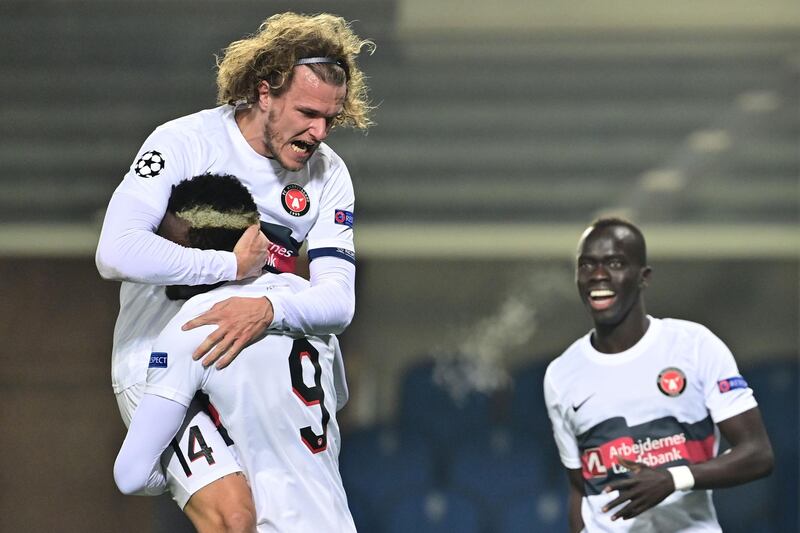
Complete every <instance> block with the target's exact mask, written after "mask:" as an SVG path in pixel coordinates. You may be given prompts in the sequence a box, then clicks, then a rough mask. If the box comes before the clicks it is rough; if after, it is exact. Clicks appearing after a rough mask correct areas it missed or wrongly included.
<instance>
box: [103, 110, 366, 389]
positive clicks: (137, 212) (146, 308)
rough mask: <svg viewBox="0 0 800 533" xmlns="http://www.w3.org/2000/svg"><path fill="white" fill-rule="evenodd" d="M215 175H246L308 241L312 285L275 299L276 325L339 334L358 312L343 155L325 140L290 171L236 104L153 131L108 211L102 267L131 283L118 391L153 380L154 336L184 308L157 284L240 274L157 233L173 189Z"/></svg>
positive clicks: (221, 259)
mask: <svg viewBox="0 0 800 533" xmlns="http://www.w3.org/2000/svg"><path fill="white" fill-rule="evenodd" d="M208 172H212V173H223V174H232V175H234V176H236V177H237V178H239V180H240V181H242V183H243V184H244V185H245V186H246V187H247V188H248V189H249V190H250V192H251V194H252V195H253V198H254V199H255V202H256V205H257V206H258V209H259V212H260V214H261V219H262V221H264V222H266V223H269V224H271V225H273V226H274V227H283V228H286V229H287V230H288V231H289V237H291V239H293V240H294V241H296V242H298V243H302V242H304V241H305V242H307V245H308V246H307V247H308V254H309V257H310V258H311V259H312V263H311V276H312V288H311V289H308V290H306V291H304V292H303V293H302V294H297V295H292V296H291V298H284V297H282V296H280V295H276V296H275V297H274V298H271V301H272V304H273V307H274V311H275V319H274V320H273V324H272V326H271V327H272V328H276V329H281V330H290V331H298V332H303V333H312V334H316V333H319V334H328V333H339V332H341V331H342V330H343V329H344V327H346V326H347V324H348V323H349V321H350V319H351V318H352V314H353V308H354V294H353V278H354V273H355V270H354V266H353V265H354V262H355V253H354V246H353V232H352V227H353V205H354V195H353V187H352V183H351V180H350V175H349V173H348V171H347V168H346V167H345V165H344V162H343V161H342V160H341V158H339V157H338V156H337V155H336V154H335V153H334V152H333V151H332V150H331V149H330V148H329V147H328V146H327V145H325V144H320V146H319V147H318V149H317V151H316V152H315V153H314V154H313V155H312V156H311V158H310V159H309V161H308V163H307V164H306V165H305V167H304V168H303V169H302V170H300V171H298V172H290V171H287V170H285V169H283V168H282V167H281V166H280V165H279V164H278V163H277V162H275V161H274V160H272V159H269V158H266V157H263V156H261V155H259V154H258V153H256V152H255V151H254V150H253V149H252V147H251V146H250V145H249V144H248V143H247V141H246V140H245V139H244V137H243V136H242V134H241V132H240V131H239V128H238V126H237V125H236V121H235V117H234V108H233V107H232V106H228V105H225V106H221V107H217V108H214V109H210V110H204V111H200V112H198V113H195V114H192V115H188V116H185V117H182V118H179V119H176V120H173V121H171V122H168V123H166V124H164V125H162V126H160V127H159V128H157V129H156V130H155V131H154V132H153V133H152V134H151V135H150V137H149V138H148V139H147V140H146V141H145V143H144V144H143V145H142V148H141V149H140V150H139V153H138V154H137V155H136V158H135V160H134V163H133V164H132V166H131V168H130V170H129V171H128V173H127V174H126V175H125V178H124V179H123V181H122V183H121V184H120V185H119V187H118V188H117V190H116V191H115V192H114V195H113V197H112V199H111V201H110V203H109V208H108V210H107V213H106V219H105V221H104V224H103V231H102V233H101V236H100V242H99V244H98V248H97V257H96V260H97V265H98V269H99V270H100V272H101V273H102V274H103V275H104V276H105V277H108V278H114V279H121V280H125V281H124V282H123V284H122V287H121V289H120V313H119V317H118V319H117V324H116V327H115V330H114V349H113V350H114V352H113V358H112V383H113V386H114V391H115V392H117V393H119V392H120V391H121V390H123V389H125V388H126V387H128V386H130V385H132V384H134V383H138V382H141V381H143V380H144V379H145V373H146V370H147V355H146V354H148V353H150V348H151V346H152V341H153V339H154V338H155V336H156V335H157V334H158V332H159V331H161V329H162V328H163V326H164V325H165V324H166V323H167V322H168V321H169V320H170V319H171V318H172V316H174V314H175V312H176V311H177V309H178V307H179V304H178V303H175V302H170V301H168V300H167V299H166V298H165V296H164V289H163V287H160V286H154V285H199V284H209V285H210V284H214V283H217V282H220V281H229V280H233V279H235V278H236V259H235V256H234V255H233V253H231V252H220V251H214V250H198V249H193V248H184V247H181V246H179V245H176V244H174V243H172V242H169V241H167V240H165V239H162V238H160V237H158V236H157V235H155V234H154V232H155V231H156V229H157V228H158V226H159V224H160V222H161V219H162V217H163V215H164V212H165V210H166V207H167V202H168V200H169V196H170V193H171V190H172V186H173V185H175V184H177V183H178V182H180V181H182V180H184V179H189V178H192V177H194V176H197V175H200V174H204V173H208ZM272 252H273V256H272V257H271V258H270V261H271V263H272V262H276V263H280V262H281V258H280V253H281V250H279V249H276V250H272ZM335 259H341V260H343V261H337V260H335ZM144 284H148V285H144Z"/></svg>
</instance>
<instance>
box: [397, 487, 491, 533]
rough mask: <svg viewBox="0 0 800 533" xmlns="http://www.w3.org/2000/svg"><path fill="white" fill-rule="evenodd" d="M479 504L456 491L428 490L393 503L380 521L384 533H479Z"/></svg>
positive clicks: (481, 527)
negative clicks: (382, 523) (382, 522)
mask: <svg viewBox="0 0 800 533" xmlns="http://www.w3.org/2000/svg"><path fill="white" fill-rule="evenodd" d="M484 520H485V519H484V516H483V512H482V509H481V507H480V504H479V503H477V502H475V501H473V500H472V499H470V498H469V497H468V496H466V495H463V494H460V493H458V492H454V491H450V490H446V491H430V492H420V493H418V494H410V495H408V496H406V497H405V498H402V499H401V500H399V501H397V502H396V503H395V505H394V506H393V507H392V508H391V509H390V510H389V512H388V514H387V515H386V519H385V521H384V527H383V532H384V533H481V532H482V531H483V530H484V528H485V521H484Z"/></svg>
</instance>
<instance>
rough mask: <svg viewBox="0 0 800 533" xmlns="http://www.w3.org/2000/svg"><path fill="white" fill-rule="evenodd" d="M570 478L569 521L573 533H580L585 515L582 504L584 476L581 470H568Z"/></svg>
mask: <svg viewBox="0 0 800 533" xmlns="http://www.w3.org/2000/svg"><path fill="white" fill-rule="evenodd" d="M567 477H568V478H569V498H568V502H567V521H568V524H569V530H570V532H571V533H579V532H580V531H582V530H583V527H584V524H583V515H582V514H581V504H582V503H583V476H582V474H581V470H580V469H569V470H567Z"/></svg>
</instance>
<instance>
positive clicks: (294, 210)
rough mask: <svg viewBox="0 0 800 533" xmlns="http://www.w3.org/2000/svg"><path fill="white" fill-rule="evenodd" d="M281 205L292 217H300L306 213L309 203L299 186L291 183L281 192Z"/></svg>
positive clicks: (304, 192)
mask: <svg viewBox="0 0 800 533" xmlns="http://www.w3.org/2000/svg"><path fill="white" fill-rule="evenodd" d="M281 205H282V206H283V208H284V209H285V210H286V212H287V213H289V214H290V215H292V216H293V217H301V216H303V215H305V214H306V213H308V210H309V208H310V207H311V201H310V200H309V198H308V193H307V192H306V191H305V190H304V189H303V188H302V187H301V186H299V185H295V184H294V183H292V184H289V185H287V186H286V187H284V188H283V191H281Z"/></svg>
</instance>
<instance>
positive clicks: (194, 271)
mask: <svg viewBox="0 0 800 533" xmlns="http://www.w3.org/2000/svg"><path fill="white" fill-rule="evenodd" d="M161 217H163V213H155V212H154V209H153V208H152V207H151V206H149V205H147V203H146V202H144V201H142V200H140V199H138V198H137V197H136V196H134V195H130V194H126V193H120V192H119V191H118V192H115V193H114V196H112V198H111V201H110V202H109V206H108V210H107V211H106V217H105V220H104V222H103V229H102V231H101V234H100V240H99V242H98V244H97V252H96V254H95V262H96V264H97V270H98V271H99V272H100V275H101V276H103V277H104V278H106V279H114V280H125V281H134V282H138V283H150V284H155V285H200V284H212V283H216V282H219V281H227V280H232V279H235V278H236V258H235V256H234V255H233V254H232V253H231V252H220V251H216V250H198V249H194V248H185V247H183V246H180V245H178V244H175V243H173V242H170V241H168V240H166V239H164V238H162V237H160V236H158V235H156V234H155V231H156V229H157V228H158V224H159V222H160V221H161Z"/></svg>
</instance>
